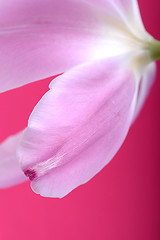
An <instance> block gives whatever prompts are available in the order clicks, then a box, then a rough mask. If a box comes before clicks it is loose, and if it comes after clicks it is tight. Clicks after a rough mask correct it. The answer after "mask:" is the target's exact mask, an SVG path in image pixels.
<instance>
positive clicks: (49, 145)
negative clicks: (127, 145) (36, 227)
mask: <svg viewBox="0 0 160 240" xmlns="http://www.w3.org/2000/svg"><path fill="white" fill-rule="evenodd" d="M0 10H1V15H0V52H1V54H0V81H1V84H0V91H1V92H5V91H8V90H11V89H14V88H18V87H21V86H23V85H25V84H29V83H31V82H34V81H38V80H40V79H44V78H47V77H51V76H54V75H57V74H60V75H58V76H57V77H56V78H54V79H53V80H52V81H51V83H50V86H49V87H50V90H49V91H48V92H46V93H45V94H44V96H43V97H42V98H41V100H40V101H39V102H38V104H37V105H36V106H35V108H34V110H33V112H32V113H31V115H30V118H29V121H28V126H27V127H26V129H24V130H22V131H21V132H19V133H17V134H15V135H13V136H10V137H9V138H7V139H6V140H5V141H4V142H2V143H1V145H0V187H1V188H6V187H11V186H13V185H15V184H18V183H21V182H23V181H26V180H27V179H28V178H29V179H30V181H31V187H32V189H33V191H34V192H35V193H37V194H40V195H41V196H45V197H60V198H61V197H64V196H65V195H67V194H68V193H69V192H71V191H72V190H73V189H75V188H76V187H78V186H79V185H81V184H84V183H86V182H87V181H89V180H90V179H91V178H92V177H93V176H95V175H96V174H97V173H98V172H99V171H100V170H101V169H103V168H104V166H106V164H107V163H108V162H109V161H110V160H111V159H112V158H113V157H114V155H115V154H116V153H117V151H118V150H119V148H120V147H121V145H122V143H123V142H124V140H125V138H126V136H127V133H128V131H129V128H130V127H131V125H132V123H133V122H134V121H135V120H136V118H137V116H138V114H139V112H140V110H141V108H142V106H143V104H144V102H145V100H146V97H147V96H148V94H149V92H150V89H151V87H152V85H153V82H154V79H155V72H156V64H155V61H156V60H158V59H160V42H158V41H157V40H155V39H154V38H153V37H152V36H151V35H150V34H149V33H147V31H146V30H145V28H144V25H143V23H142V20H141V16H140V12H139V7H138V3H137V1H136V0H59V1H56V0H45V1H42V0H23V1H20V0H14V1H12V0H2V1H0Z"/></svg>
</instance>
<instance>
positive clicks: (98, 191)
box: [0, 0, 160, 240]
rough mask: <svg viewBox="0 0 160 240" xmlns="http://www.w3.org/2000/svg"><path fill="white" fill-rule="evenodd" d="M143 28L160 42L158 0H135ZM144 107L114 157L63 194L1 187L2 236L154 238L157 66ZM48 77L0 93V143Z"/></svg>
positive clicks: (159, 134)
mask: <svg viewBox="0 0 160 240" xmlns="http://www.w3.org/2000/svg"><path fill="white" fill-rule="evenodd" d="M139 3H140V8H141V12H142V17H143V20H144V23H145V26H146V28H147V30H148V31H149V32H150V33H151V34H152V35H153V36H155V37H156V38H157V39H158V38H159V39H160V27H159V25H160V1H159V0H139ZM158 65H159V66H158V73H157V79H156V83H155V85H154V87H153V89H152V92H151V94H150V97H149V98H148V100H147V102H146V104H145V106H144V108H143V111H142V112H141V114H140V116H139V118H138V120H137V121H136V123H135V124H134V125H133V127H132V128H131V130H130V132H129V134H128V137H127V139H126V141H125V143H124V144H123V146H122V148H121V149H120V151H119V152H118V154H117V155H116V157H115V158H114V159H113V160H112V161H111V162H110V164H109V165H108V166H107V167H105V168H104V169H103V170H102V171H101V172H100V173H99V174H98V175H97V176H96V177H94V178H93V179H92V180H91V181H90V182H89V183H87V184H85V185H83V186H81V187H79V188H78V189H76V190H74V191H73V192H72V193H71V194H69V195H68V196H66V197H65V198H63V199H49V198H42V197H40V196H38V195H36V194H34V193H33V192H32V191H31V189H30V186H29V183H24V184H21V185H19V186H16V187H13V188H10V189H5V190H0V240H10V239H17V240H20V239H23V240H28V239H31V240H32V239H39V240H42V239H55V240H62V239H63V240H65V239H69V240H72V239H76V240H80V239H81V240H82V239H83V240H88V239H92V240H99V239H100V240H143V239H145V240H159V239H160V230H159V216H160V205H159V203H160V190H159V189H160V188H159V185H160V181H159V180H160V176H159V172H160V162H159V160H160V143H159V141H160V124H159V123H160V63H159V64H158ZM48 83H49V80H46V81H44V82H37V83H34V84H32V85H30V86H25V87H23V88H20V89H18V90H14V91H10V92H7V93H4V94H1V95H0V112H1V117H0V126H1V127H0V140H3V139H4V138H5V137H7V136H8V135H9V134H13V133H15V132H16V131H18V130H20V129H22V128H23V127H24V126H26V124H27V119H28V116H29V114H30V112H31V110H32V109H33V107H34V105H35V104H36V103H37V101H38V100H39V99H40V97H41V96H42V95H43V93H44V92H45V91H46V90H47V85H48Z"/></svg>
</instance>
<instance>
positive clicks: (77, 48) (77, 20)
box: [0, 0, 138, 92]
mask: <svg viewBox="0 0 160 240" xmlns="http://www.w3.org/2000/svg"><path fill="white" fill-rule="evenodd" d="M127 2H128V3H129V0H128V1H127ZM132 2H133V1H132ZM122 3H123V1H116V0H114V1H102V0H100V1H98V0H96V1H91V0H83V1H78V0H59V1H57V0H45V1H42V0H23V1H21V0H14V1H12V0H2V1H0V10H1V11H0V12H1V15H0V52H1V54H0V83H1V84H0V86H1V87H0V92H2V91H6V90H9V89H12V88H16V87H19V86H22V85H24V84H27V83H30V82H33V81H36V80H39V79H43V78H46V77H49V76H53V75H55V74H59V73H62V72H64V71H66V70H67V69H69V68H70V67H72V66H75V65H77V64H80V63H83V62H87V61H90V60H96V59H101V58H106V57H108V56H114V55H118V54H122V53H125V52H127V51H131V49H132V48H133V47H135V46H136V44H133V42H134V39H133V37H132V36H131V34H130V32H129V31H130V29H129V28H130V27H129V28H128V25H127V24H128V22H129V19H128V18H127V20H124V22H123V19H124V18H125V16H126V13H127V10H128V8H127V9H126V10H125V11H121V9H123V8H124V4H122ZM113 5H114V6H113ZM128 5H129V6H130V8H132V4H128ZM115 6H116V7H115ZM117 9H118V10H117ZM137 9H138V8H137ZM119 13H120V14H119ZM129 25H130V26H132V25H133V23H131V24H130V23H129ZM120 39H121V41H120ZM122 42H123V44H122Z"/></svg>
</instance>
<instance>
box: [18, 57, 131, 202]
mask: <svg viewBox="0 0 160 240" xmlns="http://www.w3.org/2000/svg"><path fill="white" fill-rule="evenodd" d="M122 60H123V58H112V59H109V60H103V61H98V62H94V63H88V64H85V65H81V66H78V67H75V68H73V69H71V70H70V71H68V72H67V73H65V74H63V75H62V76H60V77H58V78H57V79H55V80H53V81H52V83H51V85H50V87H51V90H50V91H49V92H47V93H46V94H45V95H44V97H43V98H42V100H41V101H40V102H39V104H38V105H37V106H36V107H35V109H34V111H33V113H32V114H31V117H30V120H29V125H28V128H27V130H26V131H25V133H24V137H23V139H22V142H21V146H20V149H19V151H18V155H19V158H20V162H21V165H22V168H23V169H24V171H25V172H26V173H27V174H28V176H29V177H30V178H31V179H32V180H33V179H34V178H36V179H34V180H33V182H32V188H33V189H34V190H35V192H37V193H39V194H41V195H43V196H49V197H63V196H64V195H66V194H67V193H69V192H70V191H71V190H72V189H74V188H75V187H77V186H79V185H81V184H83V183H85V182H87V181H88V180H89V179H90V178H92V177H93V176H94V175H95V174H96V173H98V172H99V171H100V170H101V169H102V168H103V167H104V166H105V165H106V164H107V163H108V162H109V161H110V160H111V159H112V157H113V156H114V154H115V153H116V152H117V151H118V149H119V147H120V146H121V144H122V143H123V140H124V138H125V137H126V134H127V132H128V129H129V126H130V123H131V120H132V117H133V112H134V104H135V101H134V100H135V99H134V97H135V89H136V81H135V79H134V76H133V75H132V74H131V73H130V72H129V70H128V69H127V67H126V66H125V65H123V64H122V62H123V61H122ZM91 73H92V74H91Z"/></svg>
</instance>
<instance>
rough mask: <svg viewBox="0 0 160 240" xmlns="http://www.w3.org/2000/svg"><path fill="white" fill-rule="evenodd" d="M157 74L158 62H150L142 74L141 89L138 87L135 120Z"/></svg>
mask: <svg viewBox="0 0 160 240" xmlns="http://www.w3.org/2000/svg"><path fill="white" fill-rule="evenodd" d="M155 75H156V64H155V63H150V64H149V65H148V66H147V67H146V68H145V71H144V73H143V75H142V78H141V80H140V83H139V89H138V95H137V103H136V108H135V114H134V119H133V121H134V120H135V119H136V118H137V116H138V115H139V113H140V111H141V109H142V107H143V105H144V103H145V100H146V98H147V97H148V95H149V93H150V90H151V88H152V86H153V83H154V81H155Z"/></svg>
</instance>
